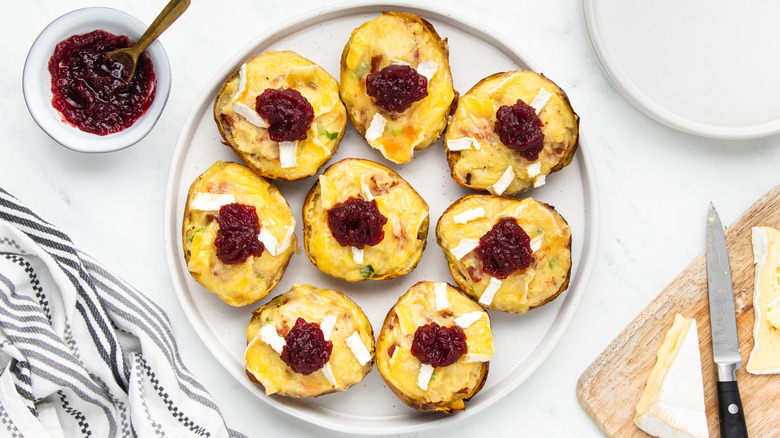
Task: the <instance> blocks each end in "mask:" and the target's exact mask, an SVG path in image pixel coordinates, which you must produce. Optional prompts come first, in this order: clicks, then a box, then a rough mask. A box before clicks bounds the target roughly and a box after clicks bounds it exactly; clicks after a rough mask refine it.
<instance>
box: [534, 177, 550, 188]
mask: <svg viewBox="0 0 780 438" xmlns="http://www.w3.org/2000/svg"><path fill="white" fill-rule="evenodd" d="M545 182H547V178H546V177H545V176H544V175H539V176H537V177H536V178H534V187H541V186H543V185H544V183H545Z"/></svg>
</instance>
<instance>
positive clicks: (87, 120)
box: [49, 29, 157, 135]
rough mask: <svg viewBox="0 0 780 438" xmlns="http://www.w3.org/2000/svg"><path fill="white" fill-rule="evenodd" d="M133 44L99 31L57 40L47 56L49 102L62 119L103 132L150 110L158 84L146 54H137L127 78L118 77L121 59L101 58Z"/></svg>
mask: <svg viewBox="0 0 780 438" xmlns="http://www.w3.org/2000/svg"><path fill="white" fill-rule="evenodd" d="M132 45H133V42H132V41H130V39H129V38H128V37H127V36H125V35H114V34H112V33H108V32H106V31H104V30H100V29H98V30H93V31H92V32H89V33H85V34H81V35H73V36H71V37H69V38H67V39H65V40H63V41H61V42H60V43H59V44H57V46H56V47H55V48H54V54H53V55H52V56H51V58H50V59H49V74H51V91H52V94H53V98H52V102H51V103H52V105H54V108H56V109H57V111H59V112H60V114H62V116H63V117H64V118H65V120H67V121H68V122H69V123H70V124H72V125H74V126H76V127H77V128H79V129H80V130H82V131H84V132H89V133H92V134H97V135H106V134H113V133H115V132H119V131H122V130H124V129H127V128H129V127H130V126H132V125H133V123H135V121H136V120H138V118H140V117H141V116H142V115H143V114H144V113H145V112H146V110H148V109H149V106H150V105H151V104H152V101H153V100H154V93H155V85H156V84H157V81H156V79H155V74H154V65H153V64H152V60H151V58H150V57H149V55H148V54H147V53H142V54H141V56H140V57H139V59H138V66H137V68H136V71H135V74H134V75H133V78H132V79H131V80H130V82H125V81H124V80H123V79H122V71H121V65H120V64H119V63H117V62H116V61H112V60H108V61H107V62H103V57H104V56H105V55H106V53H108V52H110V51H112V50H115V49H122V48H126V47H131V46H132Z"/></svg>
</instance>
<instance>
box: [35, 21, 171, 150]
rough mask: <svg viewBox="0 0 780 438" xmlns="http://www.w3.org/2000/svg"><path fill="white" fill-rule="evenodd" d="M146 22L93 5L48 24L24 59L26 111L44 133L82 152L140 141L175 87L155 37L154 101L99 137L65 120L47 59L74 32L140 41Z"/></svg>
mask: <svg viewBox="0 0 780 438" xmlns="http://www.w3.org/2000/svg"><path fill="white" fill-rule="evenodd" d="M146 28H147V26H146V25H145V24H143V23H142V22H141V21H139V20H138V19H137V18H135V17H133V16H132V15H130V14H128V13H126V12H122V11H119V10H116V9H111V8H103V7H89V8H83V9H77V10H75V11H72V12H69V13H67V14H65V15H63V16H61V17H59V18H58V19H56V20H54V21H53V22H52V23H51V24H49V25H48V26H47V27H46V28H45V29H44V30H43V32H41V34H40V35H39V36H38V38H37V39H36V40H35V42H34V43H33V45H32V47H31V48H30V52H29V53H28V54H27V60H26V61H25V63H24V73H23V75H22V90H23V92H24V101H25V103H26V104H27V109H28V110H29V111H30V115H32V117H33V119H35V122H36V123H37V124H38V126H40V127H41V129H43V131H44V132H46V134H48V135H49V137H51V138H52V139H54V140H55V141H57V142H58V143H60V144H61V145H63V146H65V147H67V148H69V149H73V150H74V151H79V152H112V151H117V150H120V149H124V148H126V147H128V146H131V145H133V144H135V143H138V142H139V141H141V140H142V139H143V138H144V137H145V136H146V134H148V133H149V132H150V131H151V130H152V128H153V127H154V125H155V124H156V123H157V120H158V119H159V118H160V115H162V112H163V109H164V108H165V103H166V102H167V101H168V94H169V93H170V91H171V67H170V64H169V61H168V55H167V54H166V53H165V49H163V46H162V43H161V42H160V41H159V40H157V41H154V42H153V43H152V44H151V45H149V48H148V49H146V50H147V53H148V54H149V56H150V57H151V59H152V63H153V64H154V73H155V76H156V78H157V85H156V87H157V88H156V90H155V96H154V101H153V102H152V104H151V106H149V109H147V110H146V113H144V114H143V115H142V116H141V117H140V118H139V119H138V120H136V122H135V123H134V124H133V125H132V126H130V127H128V128H126V129H124V130H122V131H119V132H116V133H113V134H108V135H96V134H91V133H88V132H84V131H81V130H79V129H78V128H77V127H75V126H73V125H71V124H70V123H68V122H67V121H65V119H64V117H63V116H62V114H60V113H59V112H58V111H57V110H56V109H55V108H54V106H53V105H52V104H51V101H52V97H53V96H52V92H51V74H50V73H49V59H50V58H51V56H52V55H53V54H54V48H55V47H56V46H57V44H59V43H60V42H61V41H63V40H65V39H67V38H69V37H71V36H73V35H81V34H85V33H88V32H91V31H93V30H96V29H102V30H105V31H106V32H109V33H113V34H115V35H127V36H128V37H129V38H130V39H131V40H133V41H137V40H138V38H140V37H141V35H143V33H144V32H145V31H146Z"/></svg>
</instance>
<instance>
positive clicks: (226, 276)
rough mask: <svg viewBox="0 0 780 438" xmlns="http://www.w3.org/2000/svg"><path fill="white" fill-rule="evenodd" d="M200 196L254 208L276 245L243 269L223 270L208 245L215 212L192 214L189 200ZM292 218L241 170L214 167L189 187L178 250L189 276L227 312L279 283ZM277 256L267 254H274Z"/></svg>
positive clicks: (270, 191)
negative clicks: (218, 197)
mask: <svg viewBox="0 0 780 438" xmlns="http://www.w3.org/2000/svg"><path fill="white" fill-rule="evenodd" d="M203 194H207V195H227V196H230V197H232V199H233V201H234V202H237V203H241V204H246V205H251V206H253V207H255V211H256V212H257V215H258V218H259V220H260V224H261V227H265V228H266V229H267V230H268V231H269V232H270V233H271V234H272V235H273V236H274V237H276V239H277V241H278V245H277V247H276V248H266V249H265V250H264V251H263V252H262V254H261V255H260V256H249V258H247V259H246V261H244V262H243V263H239V264H225V263H222V262H221V261H220V260H219V258H218V257H217V249H216V247H215V245H214V241H215V240H216V237H217V233H218V232H219V224H218V222H217V220H216V215H218V214H219V209H218V208H217V209H216V210H212V209H208V210H201V209H199V208H195V207H194V205H193V200H194V199H195V198H197V197H199V196H201V195H203ZM294 230H295V218H294V217H293V215H292V212H291V211H290V206H289V205H288V204H287V201H286V200H285V199H284V198H283V197H282V194H281V193H280V192H279V190H278V189H277V188H276V186H275V185H274V184H273V183H271V182H269V181H266V180H265V179H263V178H262V177H260V176H257V175H256V174H255V173H254V172H252V171H251V170H249V169H248V168H247V167H245V166H243V165H241V164H238V163H230V162H222V161H217V162H215V163H214V164H213V165H211V166H210V167H209V168H208V169H207V170H206V171H205V172H203V173H202V174H201V175H200V176H199V177H198V178H197V179H196V180H195V181H193V183H192V185H191V186H190V189H189V193H188V195H187V203H186V205H185V209H184V219H183V221H182V244H183V248H184V257H185V260H186V262H187V268H188V269H189V271H190V274H191V275H192V276H193V278H195V280H197V281H198V283H200V284H201V285H202V286H203V287H204V288H206V289H207V290H209V291H211V292H213V293H215V294H217V295H218V296H219V297H220V298H221V299H222V300H223V301H225V302H226V303H228V304H230V305H231V306H244V305H247V304H252V303H254V302H255V301H257V300H259V299H261V298H263V297H265V296H266V295H267V294H268V293H269V292H270V291H271V290H272V289H273V288H274V287H276V285H277V284H278V283H279V280H281V278H282V275H284V272H285V270H286V269H287V264H288V263H289V261H290V258H291V257H292V255H293V253H294V252H295V248H296V246H297V242H298V240H297V237H296V236H295V233H294ZM277 250H278V254H275V255H274V254H272V251H273V252H277Z"/></svg>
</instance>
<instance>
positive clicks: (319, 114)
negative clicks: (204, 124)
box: [214, 50, 347, 179]
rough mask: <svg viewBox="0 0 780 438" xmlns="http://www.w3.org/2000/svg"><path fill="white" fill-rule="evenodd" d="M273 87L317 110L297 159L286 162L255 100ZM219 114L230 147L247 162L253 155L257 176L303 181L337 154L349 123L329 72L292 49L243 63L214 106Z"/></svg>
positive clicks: (268, 53)
mask: <svg viewBox="0 0 780 438" xmlns="http://www.w3.org/2000/svg"><path fill="white" fill-rule="evenodd" d="M269 88H274V89H278V88H291V89H294V90H297V91H299V92H300V93H301V95H303V97H305V98H306V100H307V101H308V102H309V103H310V104H311V106H312V109H313V110H314V121H313V122H312V124H311V126H310V127H309V130H308V132H307V138H306V139H305V140H301V141H299V142H297V150H296V152H295V154H294V156H295V159H294V160H290V159H289V158H287V159H282V157H281V155H280V147H279V145H278V143H277V142H275V141H273V140H271V139H270V137H269V136H268V130H267V129H266V127H267V126H268V125H267V123H266V121H265V120H263V119H262V118H261V117H260V115H259V114H258V113H257V112H256V111H255V100H256V98H257V96H259V95H260V94H262V93H263V91H265V90H266V89H269ZM214 111H215V116H216V117H217V118H221V119H224V118H227V119H229V120H230V123H225V124H223V126H224V127H226V129H225V134H226V135H227V136H228V137H229V138H230V140H231V143H233V144H231V146H232V147H234V148H237V152H239V153H240V155H242V157H243V158H245V159H247V158H246V157H251V160H250V161H251V162H252V165H253V166H257V167H258V171H259V172H258V173H260V174H263V175H266V176H269V177H273V178H277V177H282V178H285V179H299V178H303V177H305V176H309V175H312V174H314V173H315V172H316V171H317V169H319V168H320V167H321V166H322V165H323V164H324V163H325V162H326V161H327V160H328V159H330V157H331V156H332V155H333V152H335V150H336V147H337V146H338V144H339V142H340V141H341V137H342V136H343V134H344V130H345V128H346V123H347V114H346V109H345V108H344V105H343V104H342V103H341V99H340V97H339V86H338V82H336V79H334V78H333V77H332V76H330V74H328V72H327V71H325V70H324V69H323V68H321V67H319V66H318V65H316V64H314V63H313V62H311V61H309V60H308V59H306V58H304V57H302V56H300V55H298V54H296V53H294V52H290V51H281V52H279V51H273V50H269V51H266V52H263V53H261V54H260V55H257V56H255V57H253V58H251V59H249V60H247V61H246V63H244V64H243V65H242V66H241V68H240V69H239V74H238V75H236V77H234V78H231V79H229V80H228V81H227V83H226V84H225V86H224V88H223V90H222V91H221V92H220V96H219V98H218V100H217V102H216V105H215V108H214Z"/></svg>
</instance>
